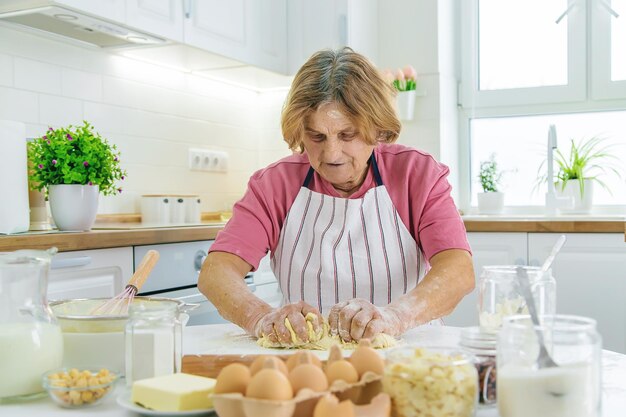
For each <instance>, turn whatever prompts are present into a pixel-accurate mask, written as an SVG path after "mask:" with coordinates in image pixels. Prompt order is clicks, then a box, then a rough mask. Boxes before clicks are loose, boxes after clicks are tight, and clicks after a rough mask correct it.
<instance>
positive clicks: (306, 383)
mask: <svg viewBox="0 0 626 417" xmlns="http://www.w3.org/2000/svg"><path fill="white" fill-rule="evenodd" d="M289 382H291V387H292V388H293V392H295V393H298V391H300V390H301V389H302V388H309V389H312V390H313V391H315V392H320V391H326V390H327V389H328V380H327V379H326V375H324V371H322V368H318V367H317V366H315V365H313V364H312V363H303V364H300V365H298V366H296V367H295V368H293V369H292V370H291V372H289Z"/></svg>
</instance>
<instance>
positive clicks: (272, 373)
mask: <svg viewBox="0 0 626 417" xmlns="http://www.w3.org/2000/svg"><path fill="white" fill-rule="evenodd" d="M246 397H250V398H257V399H263V400H274V401H287V400H291V399H292V398H293V389H292V388H291V384H290V383H289V380H288V379H287V377H286V376H285V375H284V374H283V373H282V372H281V371H279V370H277V369H271V368H265V369H261V370H260V371H259V372H257V373H256V374H255V375H254V376H253V377H252V379H251V380H250V384H248V388H247V389H246Z"/></svg>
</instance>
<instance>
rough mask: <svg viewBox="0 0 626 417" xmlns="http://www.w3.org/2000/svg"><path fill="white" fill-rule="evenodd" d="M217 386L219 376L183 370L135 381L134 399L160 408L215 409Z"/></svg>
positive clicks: (143, 404) (157, 409) (178, 409)
mask: <svg viewBox="0 0 626 417" xmlns="http://www.w3.org/2000/svg"><path fill="white" fill-rule="evenodd" d="M214 388H215V379H212V378H206V377H203V376H197V375H191V374H183V373H179V374H172V375H164V376H157V377H154V378H148V379H141V380H139V381H135V382H134V383H133V387H132V394H131V399H132V401H133V402H134V403H136V404H139V405H141V406H142V407H145V408H149V409H151V410H156V411H187V410H203V409H207V408H213V400H212V399H211V397H210V395H211V394H213V389H214Z"/></svg>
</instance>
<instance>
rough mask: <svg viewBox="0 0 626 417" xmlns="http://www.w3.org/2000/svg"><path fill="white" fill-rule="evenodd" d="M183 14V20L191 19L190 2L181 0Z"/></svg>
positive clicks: (189, 0)
mask: <svg viewBox="0 0 626 417" xmlns="http://www.w3.org/2000/svg"><path fill="white" fill-rule="evenodd" d="M183 13H184V14H185V19H189V18H190V17H191V0H183Z"/></svg>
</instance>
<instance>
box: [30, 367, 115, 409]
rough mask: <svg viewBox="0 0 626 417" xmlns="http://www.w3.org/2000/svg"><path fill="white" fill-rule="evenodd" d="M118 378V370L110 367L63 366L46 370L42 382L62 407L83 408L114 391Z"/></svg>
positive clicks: (94, 403) (98, 401)
mask: <svg viewBox="0 0 626 417" xmlns="http://www.w3.org/2000/svg"><path fill="white" fill-rule="evenodd" d="M118 378H119V374H118V373H117V372H113V371H109V370H108V369H99V370H98V369H86V370H78V369H75V368H72V369H70V368H61V369H56V370H53V371H49V372H46V373H45V374H44V375H43V380H42V384H43V387H44V389H45V390H46V391H48V394H49V395H50V398H52V400H53V401H54V402H55V403H57V404H58V405H60V406H61V407H65V408H82V407H91V406H93V405H96V404H99V403H100V402H101V401H102V399H103V398H105V397H106V396H107V395H109V393H110V392H111V391H113V388H114V387H115V382H116V381H117V380H118Z"/></svg>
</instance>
